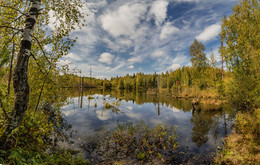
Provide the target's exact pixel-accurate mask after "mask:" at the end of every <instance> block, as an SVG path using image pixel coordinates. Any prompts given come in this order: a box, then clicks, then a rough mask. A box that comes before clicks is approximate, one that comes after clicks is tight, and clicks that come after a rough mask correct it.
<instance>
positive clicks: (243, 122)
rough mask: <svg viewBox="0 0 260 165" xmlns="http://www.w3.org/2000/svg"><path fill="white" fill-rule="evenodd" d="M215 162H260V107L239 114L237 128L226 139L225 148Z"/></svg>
mask: <svg viewBox="0 0 260 165" xmlns="http://www.w3.org/2000/svg"><path fill="white" fill-rule="evenodd" d="M215 163H216V164H260V109H257V110H255V112H253V113H241V112H239V113H238V114H237V117H236V122H235V129H233V133H232V134H230V135H229V136H228V137H227V138H226V139H225V145H224V149H223V150H222V151H221V152H219V153H218V156H217V157H216V158H215Z"/></svg>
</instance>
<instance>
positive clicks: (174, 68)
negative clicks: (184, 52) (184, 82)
mask: <svg viewBox="0 0 260 165" xmlns="http://www.w3.org/2000/svg"><path fill="white" fill-rule="evenodd" d="M179 67H181V65H180V64H172V65H171V66H169V67H168V68H167V70H176V69H178V68H179Z"/></svg>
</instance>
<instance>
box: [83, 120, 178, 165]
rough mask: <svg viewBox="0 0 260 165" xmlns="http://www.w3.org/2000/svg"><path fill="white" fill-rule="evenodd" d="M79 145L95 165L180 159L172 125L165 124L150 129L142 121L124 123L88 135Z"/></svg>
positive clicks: (165, 161)
mask: <svg viewBox="0 0 260 165" xmlns="http://www.w3.org/2000/svg"><path fill="white" fill-rule="evenodd" d="M81 147H82V148H83V149H84V151H85V152H86V153H87V158H88V159H89V160H92V163H94V164H102V163H106V164H107V163H109V164H110V163H112V164H113V163H115V162H116V161H122V160H131V162H140V163H141V162H143V163H147V162H150V163H152V162H157V163H159V162H161V163H163V164H165V163H166V164H167V163H173V162H175V161H179V160H178V156H179V155H178V152H177V151H178V150H177V149H178V143H177V135H176V134H175V128H174V127H168V126H165V125H164V126H163V125H158V126H156V127H155V128H153V127H149V126H147V124H145V123H144V122H140V123H137V124H133V123H125V124H122V125H118V126H117V128H116V129H115V130H112V131H109V132H107V131H101V132H100V133H98V135H94V136H93V137H87V138H86V139H85V142H84V144H82V146H81Z"/></svg>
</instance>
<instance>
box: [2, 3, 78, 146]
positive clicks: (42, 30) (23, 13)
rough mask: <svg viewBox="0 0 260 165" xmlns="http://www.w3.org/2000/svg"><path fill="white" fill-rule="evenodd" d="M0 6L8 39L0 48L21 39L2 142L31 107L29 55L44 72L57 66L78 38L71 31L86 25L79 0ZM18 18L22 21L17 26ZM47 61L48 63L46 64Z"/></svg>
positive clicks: (3, 30) (3, 4) (5, 34)
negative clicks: (9, 110) (47, 49)
mask: <svg viewBox="0 0 260 165" xmlns="http://www.w3.org/2000/svg"><path fill="white" fill-rule="evenodd" d="M0 8H2V9H5V10H3V11H5V12H4V13H3V15H1V17H0V19H1V24H0V29H1V31H0V32H1V33H0V35H1V36H2V37H3V38H4V39H5V41H6V42H4V44H2V45H1V44H0V45H1V48H5V47H7V48H8V44H9V43H12V42H11V41H13V40H15V39H19V40H20V45H19V47H18V52H17V54H18V55H17V57H16V58H15V61H16V64H15V68H14V74H13V90H14V95H15V97H14V106H13V108H12V110H11V112H10V114H7V120H8V122H7V127H6V129H5V131H4V133H3V135H0V136H1V138H0V144H1V145H3V144H5V142H6V140H7V139H8V137H9V136H10V135H11V134H12V131H13V130H14V129H16V128H18V127H19V125H20V124H21V122H22V121H23V117H24V115H25V112H26V110H27V108H28V103H29V96H30V93H29V91H30V87H29V85H30V84H29V83H28V72H29V70H28V67H29V66H28V64H29V61H30V59H31V58H30V57H33V59H34V60H35V61H36V63H37V64H38V63H42V65H41V66H42V67H44V68H42V70H44V72H43V73H44V74H47V72H48V73H49V71H48V69H49V70H51V69H50V68H52V69H54V66H55V64H54V63H55V62H56V61H57V60H58V58H60V57H62V56H63V55H66V54H67V53H68V50H69V49H70V46H73V42H75V41H76V40H75V39H70V38H69V34H70V32H71V31H72V30H74V29H75V28H76V27H77V26H82V25H83V24H82V23H83V22H82V21H81V20H82V18H83V15H82V13H81V9H80V8H82V4H81V2H80V0H60V1H59V0H30V1H28V0H7V1H6V0H5V1H3V0H1V1H0ZM1 11H2V10H1ZM50 15H51V16H52V20H54V21H53V22H52V26H53V27H52V28H50V26H49V24H50V17H49V16H50ZM16 22H23V23H22V24H18V25H17V26H14V25H15V23H16ZM22 26H23V27H22ZM10 30H12V31H14V33H13V35H11V34H10V32H9V33H8V31H10ZM10 36H11V37H10ZM45 45H48V46H49V47H51V49H50V50H49V53H48V51H46V50H45V49H44V46H45ZM42 57H44V58H42ZM43 59H44V60H45V62H44V61H43ZM46 61H47V63H46ZM45 64H48V65H49V66H48V67H46V66H45ZM47 68H48V69H47ZM47 75H48V74H47ZM0 99H1V98H0ZM0 101H1V100H0ZM1 105H2V104H1ZM3 108H4V106H2V109H3ZM2 147H3V146H2Z"/></svg>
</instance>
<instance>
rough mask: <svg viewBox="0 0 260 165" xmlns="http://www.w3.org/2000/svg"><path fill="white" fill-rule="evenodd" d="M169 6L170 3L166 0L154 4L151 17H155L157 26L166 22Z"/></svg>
mask: <svg viewBox="0 0 260 165" xmlns="http://www.w3.org/2000/svg"><path fill="white" fill-rule="evenodd" d="M168 4H169V2H167V1H164V0H158V1H155V2H154V3H153V4H152V7H151V10H150V13H151V15H153V16H154V17H155V24H156V25H157V26H160V25H161V24H162V23H163V21H164V20H165V18H166V15H167V6H168Z"/></svg>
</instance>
